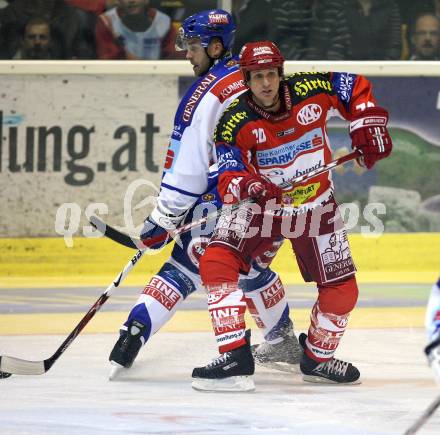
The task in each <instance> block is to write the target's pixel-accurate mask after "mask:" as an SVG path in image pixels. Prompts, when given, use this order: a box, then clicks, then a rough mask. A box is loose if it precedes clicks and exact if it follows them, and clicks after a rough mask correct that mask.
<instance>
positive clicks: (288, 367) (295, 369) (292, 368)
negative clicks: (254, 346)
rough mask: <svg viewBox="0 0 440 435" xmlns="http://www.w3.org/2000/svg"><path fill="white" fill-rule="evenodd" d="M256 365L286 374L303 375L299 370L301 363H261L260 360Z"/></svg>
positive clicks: (256, 361)
mask: <svg viewBox="0 0 440 435" xmlns="http://www.w3.org/2000/svg"><path fill="white" fill-rule="evenodd" d="M255 364H258V365H259V366H261V367H266V368H267V369H271V370H277V371H279V372H286V373H296V374H299V373H301V370H300V368H299V362H298V363H297V364H289V363H285V362H274V361H271V362H261V361H258V360H255Z"/></svg>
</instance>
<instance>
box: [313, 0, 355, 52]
mask: <svg viewBox="0 0 440 435" xmlns="http://www.w3.org/2000/svg"><path fill="white" fill-rule="evenodd" d="M350 58H351V53H350V29H349V26H348V22H347V15H346V12H345V4H344V0H314V1H313V2H312V23H311V28H310V38H309V44H308V49H307V54H306V59H308V60H312V59H316V60H344V59H350Z"/></svg>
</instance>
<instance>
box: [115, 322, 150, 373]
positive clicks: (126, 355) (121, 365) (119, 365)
mask: <svg viewBox="0 0 440 435" xmlns="http://www.w3.org/2000/svg"><path fill="white" fill-rule="evenodd" d="M144 330H145V325H144V324H142V323H140V322H138V321H137V320H133V321H132V322H131V323H130V324H129V325H128V328H127V331H121V335H120V337H119V339H118V341H117V342H116V344H115V346H114V347H113V350H112V351H111V353H110V357H109V361H110V363H111V365H112V367H111V369H110V374H109V380H110V381H112V380H114V379H116V378H117V377H118V376H119V375H120V374H121V372H123V371H124V370H125V369H129V368H130V367H131V366H132V364H133V361H134V360H135V358H136V356H137V354H138V352H139V349H140V348H141V347H142V339H141V337H142V333H143V331H144Z"/></svg>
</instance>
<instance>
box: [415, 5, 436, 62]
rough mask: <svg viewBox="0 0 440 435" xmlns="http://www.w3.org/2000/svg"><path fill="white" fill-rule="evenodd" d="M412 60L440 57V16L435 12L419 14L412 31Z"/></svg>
mask: <svg viewBox="0 0 440 435" xmlns="http://www.w3.org/2000/svg"><path fill="white" fill-rule="evenodd" d="M411 48H412V49H411V58H410V60H439V59H440V18H439V17H438V16H436V15H434V14H430V13H424V14H421V15H419V16H418V17H417V18H416V19H415V21H414V26H413V29H412V32H411Z"/></svg>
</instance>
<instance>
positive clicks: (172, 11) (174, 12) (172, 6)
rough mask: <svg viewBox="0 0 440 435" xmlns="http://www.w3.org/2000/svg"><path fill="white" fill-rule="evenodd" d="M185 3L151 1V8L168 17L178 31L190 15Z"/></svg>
mask: <svg viewBox="0 0 440 435" xmlns="http://www.w3.org/2000/svg"><path fill="white" fill-rule="evenodd" d="M185 3H186V2H185V1H184V0H151V6H152V7H153V8H156V9H158V10H159V11H161V12H163V13H164V14H166V15H168V16H169V17H170V18H171V23H172V24H173V27H174V28H175V29H176V30H178V29H179V28H180V26H181V24H182V21H183V20H184V19H185V18H186V17H187V16H188V15H189V14H187V13H186V8H185ZM202 9H203V8H202Z"/></svg>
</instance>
